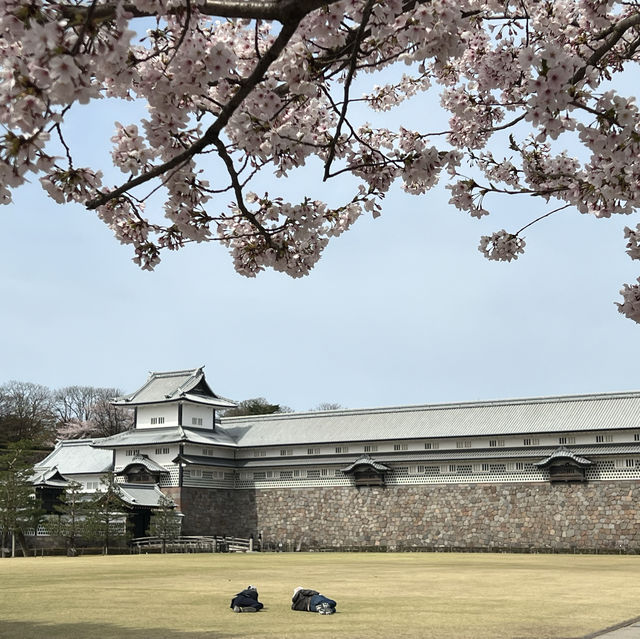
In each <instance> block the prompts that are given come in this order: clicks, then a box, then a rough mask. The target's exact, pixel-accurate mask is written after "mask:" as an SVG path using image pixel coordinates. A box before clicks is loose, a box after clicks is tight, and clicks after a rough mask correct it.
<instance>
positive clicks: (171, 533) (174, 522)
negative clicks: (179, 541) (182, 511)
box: [147, 495, 182, 553]
mask: <svg viewBox="0 0 640 639" xmlns="http://www.w3.org/2000/svg"><path fill="white" fill-rule="evenodd" d="M181 524H182V522H181V517H180V515H178V513H177V512H176V510H175V503H174V501H173V500H172V499H169V497H166V496H164V495H163V496H162V497H161V498H160V501H159V504H158V508H157V509H156V510H154V511H153V512H152V513H151V521H150V522H149V529H148V530H147V535H149V537H158V539H160V541H161V542H162V552H163V553H164V552H166V550H167V543H168V542H171V541H173V540H174V539H176V538H177V537H179V536H180V527H181Z"/></svg>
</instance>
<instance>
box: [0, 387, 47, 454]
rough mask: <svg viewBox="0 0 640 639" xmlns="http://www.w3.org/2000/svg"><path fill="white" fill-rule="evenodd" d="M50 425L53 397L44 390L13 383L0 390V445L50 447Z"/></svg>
mask: <svg viewBox="0 0 640 639" xmlns="http://www.w3.org/2000/svg"><path fill="white" fill-rule="evenodd" d="M54 424H55V415H54V402H53V397H52V395H51V391H50V390H49V389H48V388H47V387H46V386H41V385H39V384H32V383H30V382H17V381H10V382H7V383H6V384H4V385H2V386H0V444H2V443H6V442H17V441H20V440H27V439H28V440H31V441H33V442H37V443H38V444H44V443H51V440H52V437H53V433H54Z"/></svg>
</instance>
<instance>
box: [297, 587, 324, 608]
mask: <svg viewBox="0 0 640 639" xmlns="http://www.w3.org/2000/svg"><path fill="white" fill-rule="evenodd" d="M319 594H320V593H319V592H318V591H317V590H310V589H309V588H303V589H302V590H298V592H296V594H295V595H293V597H292V599H291V610H306V611H307V612H309V607H310V604H311V597H313V595H319Z"/></svg>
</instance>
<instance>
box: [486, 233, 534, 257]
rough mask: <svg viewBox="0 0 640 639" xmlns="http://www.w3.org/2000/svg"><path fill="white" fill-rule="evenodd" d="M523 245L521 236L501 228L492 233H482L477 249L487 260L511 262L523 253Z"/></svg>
mask: <svg viewBox="0 0 640 639" xmlns="http://www.w3.org/2000/svg"><path fill="white" fill-rule="evenodd" d="M524 246H525V241H524V240H523V239H522V238H521V237H518V236H517V235H514V234H513V233H509V232H507V231H505V230H504V229H502V230H501V231H496V232H495V233H493V234H492V235H483V236H482V238H481V239H480V246H479V247H478V250H479V251H481V252H482V253H483V254H484V256H485V257H486V258H487V259H489V260H495V261H498V262H511V260H517V259H518V255H520V254H521V253H524Z"/></svg>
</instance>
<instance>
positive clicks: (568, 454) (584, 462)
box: [534, 446, 592, 468]
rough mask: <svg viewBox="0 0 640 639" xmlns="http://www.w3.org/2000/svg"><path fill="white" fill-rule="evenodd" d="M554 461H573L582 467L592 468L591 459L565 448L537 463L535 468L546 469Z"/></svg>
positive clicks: (558, 449)
mask: <svg viewBox="0 0 640 639" xmlns="http://www.w3.org/2000/svg"><path fill="white" fill-rule="evenodd" d="M554 459H571V460H573V461H574V462H576V464H579V465H580V466H590V465H591V463H592V462H591V460H590V459H587V458H586V457H581V456H580V455H577V454H576V453H574V452H573V451H572V450H569V449H568V448H565V447H564V446H560V448H556V449H555V450H554V451H553V452H552V453H551V455H549V456H548V457H547V458H545V459H541V460H540V461H539V462H537V463H535V464H534V466H540V467H541V468H544V467H545V466H547V465H548V464H550V463H551V462H552V461H553V460H554Z"/></svg>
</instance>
